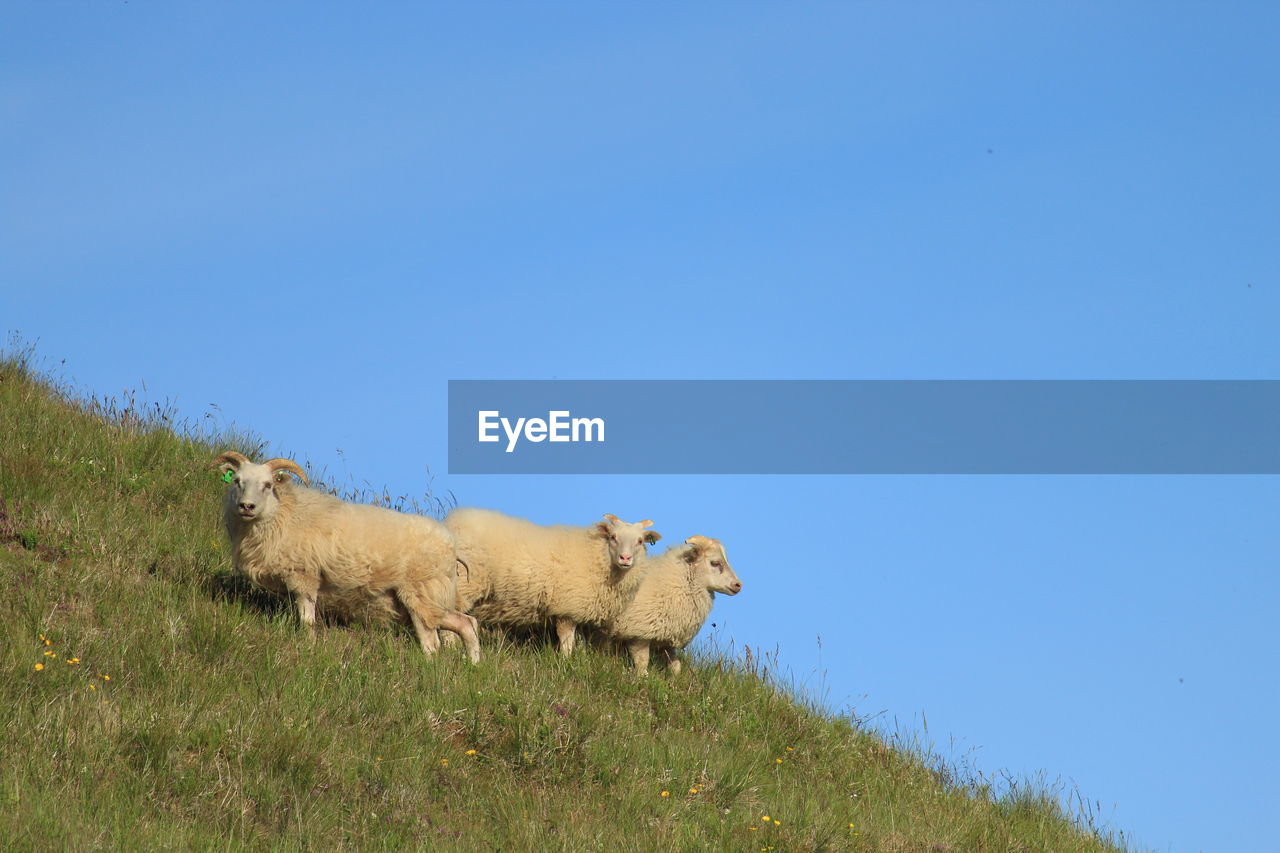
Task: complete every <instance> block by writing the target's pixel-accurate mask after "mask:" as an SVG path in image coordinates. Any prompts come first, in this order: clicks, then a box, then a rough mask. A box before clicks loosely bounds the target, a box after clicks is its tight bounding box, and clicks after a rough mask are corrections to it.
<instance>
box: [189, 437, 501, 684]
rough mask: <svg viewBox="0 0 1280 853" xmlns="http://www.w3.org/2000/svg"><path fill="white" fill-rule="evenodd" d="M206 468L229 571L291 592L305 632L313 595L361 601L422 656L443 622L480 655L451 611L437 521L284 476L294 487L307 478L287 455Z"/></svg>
mask: <svg viewBox="0 0 1280 853" xmlns="http://www.w3.org/2000/svg"><path fill="white" fill-rule="evenodd" d="M215 464H216V465H217V466H218V467H219V468H220V469H221V470H222V471H223V479H225V480H227V482H228V483H229V485H228V486H227V490H226V494H225V495H224V496H223V510H222V516H223V521H224V523H225V524H226V529H227V536H228V538H229V539H230V540H231V550H232V555H233V562H234V565H235V567H236V569H237V570H239V571H241V572H243V573H244V574H245V575H246V576H247V577H248V578H249V580H250V581H252V582H253V583H255V584H257V585H258V586H261V587H263V588H265V589H268V590H272V591H274V592H280V593H284V592H288V593H290V594H292V595H293V597H294V600H295V601H296V603H297V607H298V619H299V621H300V622H301V623H302V625H303V626H305V627H306V628H307V629H308V630H314V627H315V614H316V601H317V599H319V598H322V597H323V600H330V599H335V600H347V601H351V600H361V599H362V600H364V601H366V602H369V603H373V604H376V605H378V606H380V607H382V608H384V609H386V610H387V611H389V612H392V613H395V614H397V615H398V616H400V617H401V618H407V620H408V621H410V622H412V624H413V630H414V633H416V634H417V637H418V642H419V643H421V645H422V650H423V652H424V653H426V654H427V655H431V654H433V653H434V652H435V651H436V650H437V649H438V648H439V647H440V638H439V634H438V633H437V631H438V629H439V628H445V629H447V630H449V631H453V632H454V633H456V634H458V635H459V636H461V637H462V641H463V644H464V645H465V647H466V650H467V654H468V656H469V657H470V659H471V661H472V662H473V663H474V662H477V661H479V660H480V641H479V637H478V634H477V627H478V626H477V623H476V620H475V619H474V618H472V617H470V616H467V615H465V614H463V613H461V612H459V611H458V609H457V605H458V592H457V582H458V575H457V565H456V563H457V555H456V553H455V551H454V544H453V536H452V535H451V534H450V533H449V531H448V530H447V529H446V528H445V527H444V525H442V524H441V523H440V522H438V521H436V520H434V519H430V518H425V517H423V516H419V515H408V514H406V513H400V512H395V511H393V510H390V509H384V508H382V507H375V506H367V505H364V504H353V503H347V502H346V501H341V500H339V499H337V498H335V497H332V496H330V495H327V494H325V493H323V492H320V491H317V490H314V489H308V488H297V487H295V486H294V484H293V482H292V480H290V479H289V478H288V477H287V476H286V475H285V472H289V473H291V474H295V475H297V477H298V479H300V480H302V482H303V483H304V484H305V483H306V482H307V475H306V474H305V473H304V472H303V470H302V468H300V467H299V466H298V464H297V463H296V462H294V461H292V460H290V459H270V460H268V461H266V462H264V463H262V464H254V463H253V462H252V461H251V460H250V459H249V458H248V457H246V456H244V455H243V454H241V453H237V452H235V451H227V452H225V453H223V454H221V455H220V456H218V458H217V459H216V460H215Z"/></svg>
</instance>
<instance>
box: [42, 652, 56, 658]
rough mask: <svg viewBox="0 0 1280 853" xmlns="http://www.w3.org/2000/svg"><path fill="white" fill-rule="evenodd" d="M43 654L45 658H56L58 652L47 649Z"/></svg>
mask: <svg viewBox="0 0 1280 853" xmlns="http://www.w3.org/2000/svg"><path fill="white" fill-rule="evenodd" d="M44 656H45V657H47V658H56V657H57V656H58V653H57V652H48V651H47V652H45V653H44Z"/></svg>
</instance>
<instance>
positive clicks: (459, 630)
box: [440, 611, 480, 663]
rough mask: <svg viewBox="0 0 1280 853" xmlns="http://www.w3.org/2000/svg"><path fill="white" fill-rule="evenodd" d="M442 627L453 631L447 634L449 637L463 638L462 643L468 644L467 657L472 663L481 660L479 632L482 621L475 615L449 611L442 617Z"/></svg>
mask: <svg viewBox="0 0 1280 853" xmlns="http://www.w3.org/2000/svg"><path fill="white" fill-rule="evenodd" d="M440 627H441V628H444V629H445V630H446V631H452V632H453V633H451V634H445V637H446V638H447V639H454V635H457V636H458V637H461V638H462V644H463V645H464V646H466V649H467V657H468V658H470V659H471V662H472V663H479V662H480V635H479V634H478V633H477V631H478V629H479V627H480V623H479V622H477V621H476V620H475V617H474V616H468V615H467V614H466V613H458V612H457V611H449V612H447V613H445V614H444V616H443V617H442V618H441V619H440Z"/></svg>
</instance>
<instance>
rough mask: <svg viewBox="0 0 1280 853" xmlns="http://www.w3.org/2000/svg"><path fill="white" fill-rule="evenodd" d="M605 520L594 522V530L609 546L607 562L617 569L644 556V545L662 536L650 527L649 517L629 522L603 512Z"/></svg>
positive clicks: (631, 564)
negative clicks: (647, 528)
mask: <svg viewBox="0 0 1280 853" xmlns="http://www.w3.org/2000/svg"><path fill="white" fill-rule="evenodd" d="M604 518H605V520H604V521H600V522H597V523H596V531H597V532H598V533H599V534H600V535H601V536H602V537H603V538H604V540H605V542H606V543H607V544H608V547H609V562H610V563H611V564H612V565H613V567H614V568H617V569H623V570H626V569H629V568H631V567H632V566H634V565H635V564H636V562H638V559H637V558H639V557H642V556H644V554H645V546H646V545H652V544H653V543H654V542H657V541H658V540H659V539H661V538H662V534H661V533H659V532H658V531H656V530H646V529H645V528H646V527H652V526H653V522H652V521H650V520H649V519H647V518H646V519H645V520H644V521H640V522H636V523H634V524H633V523H631V522H629V521H623V520H622V519H620V518H618V517H617V516H616V515H612V514H610V513H605V516H604Z"/></svg>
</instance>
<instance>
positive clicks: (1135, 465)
mask: <svg viewBox="0 0 1280 853" xmlns="http://www.w3.org/2000/svg"><path fill="white" fill-rule="evenodd" d="M449 472H450V473H453V474H1277V473H1280V380H1120V381H1116V380H1070V381H1067V380H1036V381H1023V380H989V381H988V380H980V381H978V380H975V381H968V380H955V381H952V380H911V381H898V380H848V381H845V380H831V381H827V380H620V381H606V380H564V381H561V380H450V382H449Z"/></svg>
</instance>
